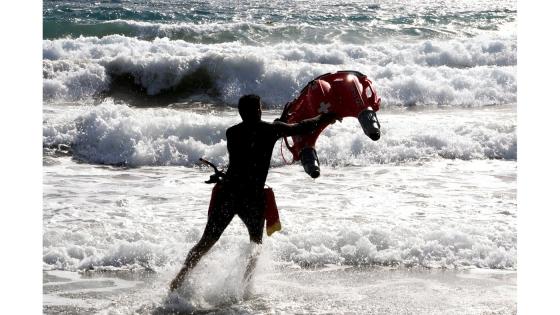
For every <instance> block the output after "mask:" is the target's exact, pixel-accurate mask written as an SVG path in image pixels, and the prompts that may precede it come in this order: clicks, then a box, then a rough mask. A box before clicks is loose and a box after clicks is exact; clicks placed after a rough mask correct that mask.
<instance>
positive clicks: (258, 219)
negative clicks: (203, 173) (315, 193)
mask: <svg viewBox="0 0 560 315" xmlns="http://www.w3.org/2000/svg"><path fill="white" fill-rule="evenodd" d="M321 123H323V122H322V121H321V118H320V117H316V118H312V119H307V120H304V121H302V122H300V123H297V124H291V125H290V124H286V123H283V122H280V121H275V122H274V123H268V122H264V121H259V122H256V123H254V124H248V123H245V122H242V123H240V124H237V125H235V126H232V127H230V128H229V129H228V130H227V132H226V136H227V148H228V153H229V167H228V170H227V173H226V177H225V180H224V182H223V184H222V187H221V190H220V193H219V194H218V195H217V196H216V199H217V200H215V202H214V208H213V209H212V210H211V211H210V213H209V217H208V223H207V225H206V230H205V234H206V233H210V235H211V236H212V237H213V238H219V237H220V235H221V234H222V232H223V231H224V230H225V228H226V227H227V226H228V224H229V223H230V222H231V220H232V219H233V217H234V216H235V214H237V215H239V217H240V218H241V220H242V221H243V223H245V225H246V226H247V229H248V230H249V236H250V238H251V241H254V242H257V243H260V242H261V241H262V234H263V227H264V185H265V182H266V177H267V175H268V169H269V167H270V159H271V156H272V150H273V149H274V144H275V143H276V141H277V140H278V139H279V138H281V137H284V136H292V135H299V134H306V133H310V132H312V131H313V130H315V129H316V128H317V127H318V126H319V125H320V124H321Z"/></svg>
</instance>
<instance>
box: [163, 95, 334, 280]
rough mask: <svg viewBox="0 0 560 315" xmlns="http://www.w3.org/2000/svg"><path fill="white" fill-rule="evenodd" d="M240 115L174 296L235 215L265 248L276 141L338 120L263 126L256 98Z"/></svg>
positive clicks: (329, 116)
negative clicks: (222, 174) (215, 191)
mask: <svg viewBox="0 0 560 315" xmlns="http://www.w3.org/2000/svg"><path fill="white" fill-rule="evenodd" d="M238 109H239V115H240V116H241V119H242V120H243V121H242V122H241V123H239V124H237V125H235V126H232V127H230V128H229V129H228V130H227V132H226V137H227V148H228V153H229V167H228V170H227V172H226V176H225V178H224V181H223V183H222V184H221V185H222V187H221V189H220V191H219V193H218V194H217V195H216V200H215V202H214V203H213V208H212V209H210V211H209V214H208V222H207V223H206V228H205V229H204V233H203V234H202V237H201V239H200V241H199V242H198V243H197V244H196V245H195V246H194V247H193V248H192V249H191V250H190V252H189V253H188V255H187V258H186V260H185V263H184V264H183V267H182V268H181V270H180V271H179V273H178V274H177V276H176V277H175V279H173V281H172V282H171V284H170V288H171V290H175V289H176V288H178V287H179V286H180V285H181V283H182V282H183V280H184V278H185V276H186V275H187V273H188V272H189V271H190V270H191V269H192V268H194V266H195V265H196V264H197V263H198V261H199V260H200V258H202V256H203V255H204V254H206V253H207V252H208V250H210V248H212V246H213V245H214V244H215V243H216V242H217V241H218V239H219V238H220V236H221V235H222V233H223V232H224V230H225V229H226V227H227V226H228V225H229V223H230V222H231V220H232V219H233V217H234V216H235V215H236V214H237V215H238V216H239V218H240V219H241V220H242V221H243V223H244V224H245V225H246V226H247V229H248V231H249V238H250V241H251V242H252V243H254V244H255V245H257V244H261V243H262V234H263V229H264V220H265V218H264V209H265V200H264V185H265V182H266V177H267V175H268V169H269V167H270V159H271V156H272V150H273V148H274V145H275V143H276V141H277V140H278V139H280V138H282V137H284V136H292V135H302V134H307V133H311V132H313V131H314V130H315V129H317V128H318V127H321V126H324V125H327V124H331V123H334V122H335V121H336V119H337V117H336V115H335V114H333V113H326V114H322V115H319V116H317V117H315V118H310V119H306V120H303V121H301V122H299V123H296V124H287V123H284V122H282V121H280V120H279V119H276V120H275V121H274V122H273V123H269V122H265V121H262V120H261V115H262V109H261V101H260V97H259V96H258V95H253V94H251V95H245V96H242V97H241V98H240V99H239V104H238ZM253 248H254V249H255V248H256V250H253V253H252V254H251V257H250V258H249V265H248V266H247V271H246V273H245V280H247V279H248V278H249V277H250V275H251V273H252V271H253V268H254V266H255V263H256V259H257V256H258V250H259V247H258V246H253Z"/></svg>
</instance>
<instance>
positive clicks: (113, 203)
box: [43, 161, 517, 293]
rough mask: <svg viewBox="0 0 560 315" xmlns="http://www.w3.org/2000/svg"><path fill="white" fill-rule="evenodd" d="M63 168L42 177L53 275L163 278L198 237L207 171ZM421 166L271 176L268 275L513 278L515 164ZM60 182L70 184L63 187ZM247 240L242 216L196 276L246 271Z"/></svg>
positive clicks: (284, 171)
mask: <svg viewBox="0 0 560 315" xmlns="http://www.w3.org/2000/svg"><path fill="white" fill-rule="evenodd" d="M66 163H71V162H70V161H67V162H64V164H65V165H60V166H49V167H46V168H45V169H46V171H47V172H53V173H49V176H48V177H47V179H46V183H45V187H46V189H45V193H46V194H47V196H48V198H47V199H46V200H48V201H47V202H46V203H45V219H46V221H45V224H46V226H45V233H44V235H43V243H44V251H43V263H44V268H45V269H47V270H49V269H63V270H79V269H90V268H93V269H137V268H141V269H149V270H167V269H168V268H169V267H170V266H175V265H177V264H179V263H180V262H182V260H183V259H184V257H185V255H186V252H187V251H188V249H189V248H190V247H191V246H193V245H194V243H195V242H196V241H198V239H199V237H200V236H201V233H202V230H203V228H204V224H205V222H206V209H207V206H208V198H209V196H210V190H211V187H210V186H209V185H205V184H204V183H202V181H203V180H204V179H206V178H207V176H208V172H207V171H203V170H199V169H197V168H177V167H153V168H138V169H127V170H124V169H123V170H119V169H111V168H94V167H93V166H90V165H87V164H79V165H75V164H66ZM417 164H418V163H412V164H403V165H386V166H383V165H381V166H379V165H372V166H361V167H356V166H355V167H346V168H329V167H325V168H324V174H323V175H322V176H321V177H320V178H319V179H317V180H314V181H313V180H311V179H309V178H307V175H305V174H304V172H303V171H302V170H301V168H300V167H299V166H290V167H286V168H280V169H273V170H272V171H271V174H270V176H269V181H268V183H269V184H270V185H272V186H273V187H274V188H275V192H276V195H277V202H278V205H279V208H280V216H281V219H282V223H283V226H284V229H283V231H281V232H279V233H275V234H274V235H273V236H272V237H270V238H266V239H265V243H264V249H265V253H264V255H265V257H268V258H267V264H268V265H269V268H273V267H274V265H275V264H282V265H286V264H291V265H293V266H295V267H303V268H308V267H324V266H326V265H329V264H338V265H347V266H377V265H383V266H385V265H388V266H406V267H412V268H416V267H429V268H471V267H479V268H494V269H516V267H517V260H516V254H517V246H516V243H517V236H516V227H515V221H516V219H515V214H516V206H515V173H514V172H515V169H514V164H513V162H505V161H478V162H477V161H454V162H449V161H433V162H423V164H422V166H421V167H419V166H417ZM85 170H87V172H85ZM60 178H66V179H67V178H72V182H71V184H70V185H68V186H65V187H62V186H61V185H60ZM473 187H476V189H473ZM358 192H359V193H358ZM76 196H79V197H76ZM123 198H124V199H126V200H127V202H124V203H123V202H119V201H122V200H123ZM506 210H507V213H508V214H504V213H506ZM54 218H56V220H55V219H54ZM68 226H72V227H73V228H72V230H69V229H68V228H67V227H68ZM246 233H247V232H246V230H245V228H244V226H243V225H242V223H241V221H240V220H239V219H237V218H236V219H234V221H233V222H232V224H231V225H230V227H229V228H228V229H227V230H226V232H225V234H224V235H223V237H222V238H221V240H220V242H219V243H218V244H217V245H216V247H215V248H214V249H213V251H212V252H211V253H210V257H211V258H210V259H208V260H207V261H203V262H202V264H201V266H203V267H201V269H200V270H207V269H208V268H210V269H211V270H214V271H217V270H222V269H224V270H223V271H220V272H219V274H220V277H222V278H227V277H237V276H239V275H240V274H242V271H239V272H237V271H236V272H234V273H233V274H230V272H226V271H227V270H228V269H229V268H233V266H237V267H236V268H241V269H242V267H243V265H244V264H245V262H244V259H245V257H246V254H247V248H246V244H248V238H247V234H246ZM236 257H237V258H236ZM218 282H219V283H224V282H226V283H229V282H230V281H218ZM210 291H212V290H210ZM218 292H220V291H219V290H218ZM214 293H215V292H214Z"/></svg>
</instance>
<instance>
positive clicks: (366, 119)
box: [358, 109, 381, 141]
mask: <svg viewBox="0 0 560 315" xmlns="http://www.w3.org/2000/svg"><path fill="white" fill-rule="evenodd" d="M358 121H359V122H360V125H361V126H362V130H363V131H364V133H365V134H366V136H368V137H369V138H370V139H371V140H373V141H377V140H379V138H381V126H380V125H379V121H378V120H377V115H375V112H374V111H373V110H371V109H366V110H364V111H362V112H361V113H360V115H358Z"/></svg>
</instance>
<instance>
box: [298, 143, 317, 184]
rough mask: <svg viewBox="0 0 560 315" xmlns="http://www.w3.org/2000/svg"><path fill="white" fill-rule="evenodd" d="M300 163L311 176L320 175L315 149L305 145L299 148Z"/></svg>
mask: <svg viewBox="0 0 560 315" xmlns="http://www.w3.org/2000/svg"><path fill="white" fill-rule="evenodd" d="M300 156H301V164H302V165H303V169H304V170H305V172H306V173H307V174H309V176H311V178H317V177H319V175H321V168H320V167H319V158H317V152H316V151H315V149H313V148H310V147H307V148H303V149H302V150H301V155H300Z"/></svg>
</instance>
